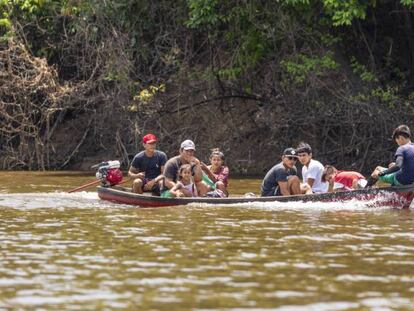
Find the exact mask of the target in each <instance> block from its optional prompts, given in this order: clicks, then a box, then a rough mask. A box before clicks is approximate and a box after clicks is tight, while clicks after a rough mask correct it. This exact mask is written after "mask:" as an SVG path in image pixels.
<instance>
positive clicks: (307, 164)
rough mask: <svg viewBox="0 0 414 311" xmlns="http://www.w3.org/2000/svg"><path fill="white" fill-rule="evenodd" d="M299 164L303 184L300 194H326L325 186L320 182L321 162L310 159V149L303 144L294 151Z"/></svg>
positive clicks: (307, 145)
mask: <svg viewBox="0 0 414 311" xmlns="http://www.w3.org/2000/svg"><path fill="white" fill-rule="evenodd" d="M296 153H297V155H298V157H299V162H300V163H301V164H302V165H303V167H302V178H303V183H302V184H301V191H302V193H306V194H311V193H321V192H326V186H325V184H324V183H323V182H322V174H323V169H324V167H323V165H322V163H321V162H319V161H316V160H314V159H312V148H311V146H309V144H307V143H305V142H301V143H299V146H298V147H297V149H296Z"/></svg>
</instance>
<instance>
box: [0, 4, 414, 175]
mask: <svg viewBox="0 0 414 311" xmlns="http://www.w3.org/2000/svg"><path fill="white" fill-rule="evenodd" d="M413 8H414V0H400V1H387V0H384V1H375V0H371V1H368V0H366V1H355V0H320V1H316V0H279V1H277V0H267V1H265V0H255V1H253V0H228V1H219V0H176V1H167V0H158V1H143V0H88V1H86V0H61V1H57V0H0V37H1V41H0V168H1V169H29V170H45V169H86V168H88V167H89V166H90V165H91V164H95V163H97V162H100V161H104V160H114V159H119V160H121V161H122V162H123V164H124V166H125V167H128V165H129V161H130V160H131V156H133V155H134V154H135V153H136V152H137V151H138V150H140V149H141V143H140V140H141V137H142V136H143V135H144V134H145V133H148V132H152V133H154V134H156V135H157V136H158V137H159V149H162V150H164V151H165V152H166V153H167V155H168V156H173V155H175V154H176V153H177V151H178V148H179V143H180V142H181V141H182V140H184V139H188V138H189V139H192V140H194V141H195V143H196V145H197V154H198V156H199V157H200V158H201V159H202V160H207V157H208V154H209V150H210V149H211V148H214V147H219V148H221V149H222V150H223V151H224V153H225V154H226V160H227V163H228V164H229V166H230V167H231V170H232V172H234V173H247V174H262V173H263V172H265V171H266V170H267V169H269V168H270V167H271V166H272V165H273V164H275V163H276V162H277V161H278V159H279V158H280V154H281V152H282V150H283V149H284V148H285V147H288V146H295V145H297V144H298V143H299V142H300V141H306V142H308V143H309V144H311V146H312V147H313V149H314V157H315V158H317V159H319V160H321V161H322V162H323V163H325V164H328V163H329V164H334V165H336V166H337V167H338V168H341V169H354V170H359V171H362V172H365V173H367V172H368V171H370V170H371V169H372V168H373V166H374V165H376V164H380V163H381V164H386V163H387V162H388V161H390V160H392V155H393V152H394V150H395V147H396V146H395V144H394V143H393V142H392V141H391V137H390V136H391V132H392V130H393V128H395V127H396V126H397V125H399V124H402V123H406V124H408V125H409V126H411V127H413V126H414V122H413V120H414V118H413V116H414V109H413V107H414V105H413V99H414V20H413V17H414V15H413V13H414V11H413Z"/></svg>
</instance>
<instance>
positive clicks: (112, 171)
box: [92, 160, 123, 187]
mask: <svg viewBox="0 0 414 311" xmlns="http://www.w3.org/2000/svg"><path fill="white" fill-rule="evenodd" d="M120 167H121V163H120V162H119V161H118V160H115V161H106V162H101V163H99V164H96V165H93V166H92V168H97V169H98V170H97V171H96V179H100V180H101V181H102V185H103V186H106V187H107V186H115V185H117V184H119V183H120V182H121V181H122V177H123V176H122V171H121V170H120V169H119V168H120Z"/></svg>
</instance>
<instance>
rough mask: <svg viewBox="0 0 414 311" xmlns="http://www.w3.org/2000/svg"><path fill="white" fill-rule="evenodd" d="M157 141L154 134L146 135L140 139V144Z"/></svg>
mask: <svg viewBox="0 0 414 311" xmlns="http://www.w3.org/2000/svg"><path fill="white" fill-rule="evenodd" d="M156 141H157V137H156V136H155V135H154V134H147V135H145V136H144V137H142V142H143V143H144V144H151V143H155V142H156Z"/></svg>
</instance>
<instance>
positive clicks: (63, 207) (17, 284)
mask: <svg viewBox="0 0 414 311" xmlns="http://www.w3.org/2000/svg"><path fill="white" fill-rule="evenodd" d="M91 180H93V176H92V175H90V174H89V175H85V174H80V173H78V172H59V173H53V172H49V173H34V172H0V223H1V225H0V247H1V253H0V310H11V309H14V310H26V309H31V310H32V309H33V310H35V309H38V310H116V309H119V310H122V309H128V310H412V309H413V307H412V306H413V303H414V217H413V216H414V215H413V212H412V211H411V210H402V211H401V210H393V209H391V208H374V209H373V208H370V209H368V208H366V207H365V206H364V205H363V204H361V202H349V203H346V204H341V203H336V204H332V203H319V204H315V203H306V204H304V203H261V204H243V205H234V206H206V205H203V206H201V205H194V206H186V207H173V208H169V207H166V208H158V209H155V208H154V209H151V208H149V209H139V208H135V207H131V206H126V205H116V204H112V203H109V202H102V201H100V200H99V199H98V197H97V195H96V193H95V192H94V189H93V188H89V189H86V191H83V192H78V193H72V194H68V193H67V191H68V190H69V189H72V188H74V187H76V186H79V185H82V184H85V183H87V182H88V181H91ZM259 185H260V180H257V179H232V180H231V188H230V190H231V192H232V193H244V192H249V191H254V192H258V188H259Z"/></svg>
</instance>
